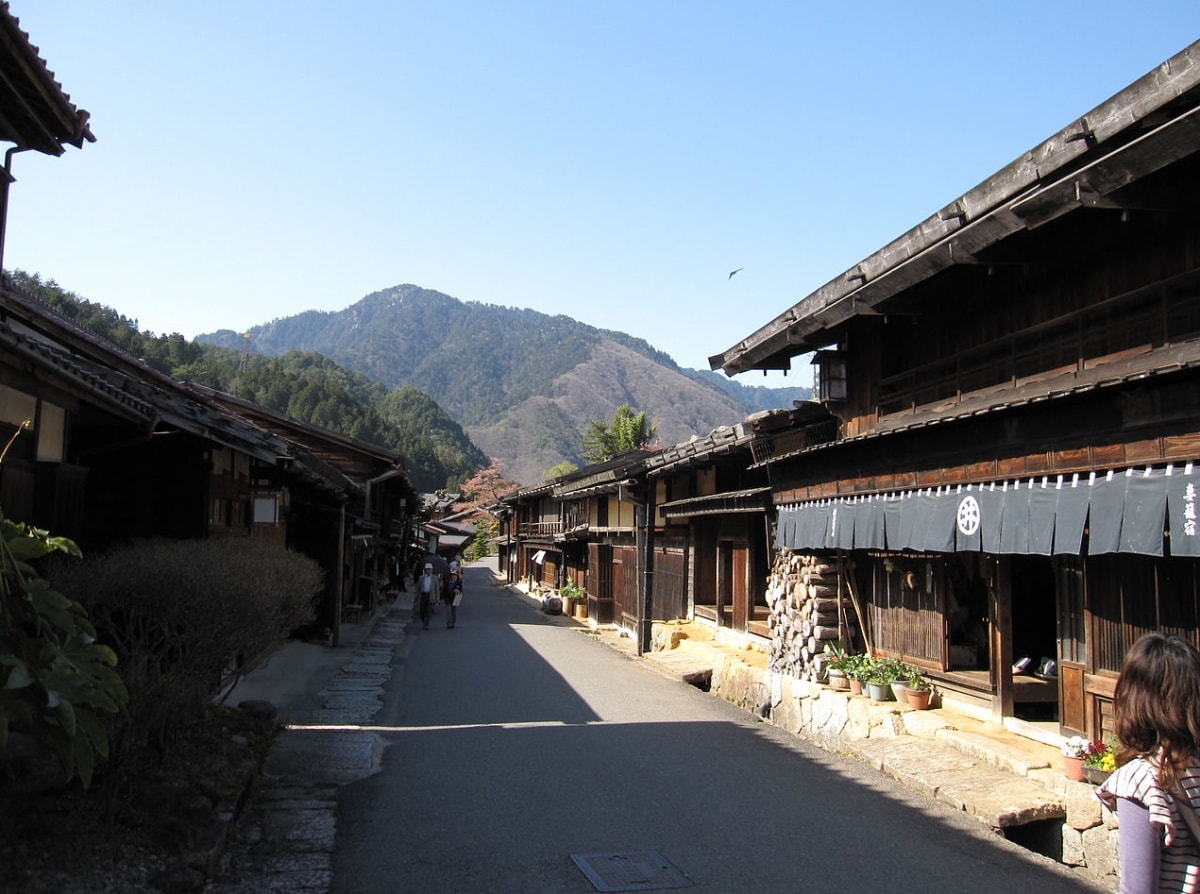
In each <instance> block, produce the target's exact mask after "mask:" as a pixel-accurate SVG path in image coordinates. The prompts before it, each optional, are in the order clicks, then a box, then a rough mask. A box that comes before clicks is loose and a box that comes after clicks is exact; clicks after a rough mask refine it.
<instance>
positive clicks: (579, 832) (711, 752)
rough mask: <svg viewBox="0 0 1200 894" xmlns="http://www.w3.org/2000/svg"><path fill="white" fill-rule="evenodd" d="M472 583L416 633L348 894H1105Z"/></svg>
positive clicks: (366, 801) (348, 873)
mask: <svg viewBox="0 0 1200 894" xmlns="http://www.w3.org/2000/svg"><path fill="white" fill-rule="evenodd" d="M465 584H466V588H465V595H464V599H463V605H462V607H461V609H460V613H459V618H458V623H457V625H456V627H455V628H454V629H452V630H448V629H446V627H445V616H444V614H443V613H439V614H437V615H435V616H434V619H433V623H432V624H431V625H430V628H429V629H428V630H422V629H421V626H420V624H419V623H410V624H408V626H407V629H406V630H405V634H404V636H403V639H402V641H401V642H400V643H399V645H398V647H397V648H396V649H395V651H394V653H393V657H392V661H393V663H394V666H393V668H392V674H391V676H390V678H389V679H388V681H387V683H386V685H385V687H384V698H383V706H382V708H381V709H380V710H378V711H377V712H376V713H375V714H374V717H373V719H372V721H371V724H370V727H369V729H370V731H371V732H372V733H373V734H374V735H375V736H376V737H377V743H376V744H377V747H376V749H375V751H376V752H377V753H378V754H380V755H381V758H380V759H379V762H378V772H376V773H374V774H373V775H370V776H367V777H366V778H360V779H358V780H357V781H354V782H350V783H348V784H345V785H343V786H341V788H340V791H339V792H338V796H337V807H336V844H335V847H334V854H333V864H332V868H333V872H332V886H331V888H330V890H331V891H333V892H336V894H363V892H376V891H379V892H384V891H387V892H427V894H430V892H456V894H463V892H508V891H512V892H518V891H519V892H546V894H550V892H580V894H584V892H592V891H597V890H668V889H678V888H680V887H681V886H685V885H686V886H692V887H694V888H696V889H699V890H704V891H712V892H731V894H732V892H736V894H751V892H758V891H763V892H767V891H769V892H772V894H777V892H807V891H830V890H833V891H839V892H844V894H853V892H868V891H870V892H875V891H882V890H899V891H913V892H918V891H920V892H948V894H949V892H954V894H959V892H962V891H966V890H981V891H988V892H1021V894H1038V892H1051V891H1053V892H1057V894H1061V892H1071V891H1078V892H1085V891H1095V890H1097V889H1096V888H1095V887H1093V886H1091V885H1089V884H1088V883H1086V882H1085V881H1083V880H1082V879H1078V878H1077V877H1075V876H1073V875H1072V874H1071V873H1070V871H1069V870H1067V869H1065V868H1063V867H1062V866H1060V865H1058V864H1056V863H1053V862H1052V861H1049V860H1047V859H1044V858H1042V857H1039V856H1037V855H1035V854H1032V853H1030V852H1028V851H1025V850H1023V849H1021V848H1019V847H1017V846H1015V845H1013V844H1010V843H1009V842H1006V841H1004V840H1003V839H1000V838H998V837H996V836H995V835H993V834H992V833H990V832H988V831H987V829H985V828H984V827H982V826H981V825H980V824H979V823H978V822H977V821H975V820H973V819H971V818H969V817H966V816H963V815H960V814H956V813H954V812H952V811H950V810H948V808H947V807H946V806H945V805H943V804H938V803H935V802H933V801H932V800H925V799H924V798H923V797H922V796H921V795H920V794H915V793H913V792H912V791H910V790H905V789H903V788H901V787H900V786H899V785H898V784H895V783H893V782H892V781H891V780H889V779H886V778H884V777H882V776H880V775H879V774H878V773H876V772H874V771H873V770H871V769H870V768H868V767H866V766H864V765H862V764H861V763H858V762H856V761H854V760H852V759H849V758H841V757H840V756H838V755H831V754H829V753H826V752H823V751H820V750H818V749H816V748H815V747H812V746H810V745H808V744H807V743H805V742H804V741H803V740H801V739H798V738H796V737H794V736H791V735H789V734H788V733H786V732H784V731H782V730H779V729H776V728H774V727H772V726H769V725H766V724H761V723H757V722H756V721H755V720H754V718H753V717H751V716H749V715H747V714H746V713H745V712H742V711H740V710H738V709H737V708H735V707H734V706H732V705H729V704H727V703H726V702H724V701H722V700H720V699H717V698H714V697H712V696H709V695H707V694H705V693H702V692H700V691H699V690H697V689H694V688H692V687H690V686H688V685H686V684H684V683H681V682H679V681H678V680H672V679H668V678H666V677H664V676H662V675H660V674H658V673H656V672H654V671H652V670H650V669H649V668H648V667H647V666H646V663H645V662H640V661H637V660H634V659H630V658H629V657H627V656H626V655H624V654H622V653H620V652H618V651H615V650H613V649H611V648H609V647H608V646H605V645H603V644H601V643H599V642H597V641H595V639H594V638H593V637H592V636H590V635H589V634H588V633H587V632H586V631H585V630H584V629H583V628H581V627H580V626H579V625H577V624H573V623H571V622H570V621H568V620H566V619H564V618H556V617H548V616H545V615H543V614H541V613H540V612H538V611H537V610H536V609H535V608H533V607H532V606H531V605H530V603H529V601H528V600H527V599H525V598H524V597H521V596H518V595H516V594H513V593H512V592H510V591H508V590H507V589H505V588H503V587H500V586H497V585H495V584H494V583H493V581H492V576H491V571H490V567H489V566H487V565H473V566H468V568H467V569H466V574H465ZM442 611H443V612H444V609H443V610H442Z"/></svg>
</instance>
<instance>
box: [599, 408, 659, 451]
mask: <svg viewBox="0 0 1200 894" xmlns="http://www.w3.org/2000/svg"><path fill="white" fill-rule="evenodd" d="M657 430H658V426H657V425H651V424H650V423H649V422H647V420H646V414H645V412H642V413H635V412H634V411H633V408H632V407H630V406H629V404H621V406H619V407H617V413H616V415H615V416H614V417H613V421H612V422H611V423H604V422H591V423H589V424H588V430H587V432H586V433H585V434H584V436H583V456H584V459H587V460H589V461H590V462H594V463H598V462H604V461H605V460H607V459H612V458H613V457H614V456H618V455H620V454H622V453H627V452H629V451H630V450H639V449H641V448H643V447H646V446H648V445H649V444H650V442H651V441H652V440H654V435H655V432H657Z"/></svg>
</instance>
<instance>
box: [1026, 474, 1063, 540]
mask: <svg viewBox="0 0 1200 894" xmlns="http://www.w3.org/2000/svg"><path fill="white" fill-rule="evenodd" d="M1057 506H1058V493H1057V491H1056V490H1055V487H1054V482H1053V481H1046V480H1044V479H1043V480H1041V481H1035V482H1034V483H1033V490H1031V491H1030V492H1029V552H1030V553H1031V554H1032V555H1036V556H1048V555H1050V554H1051V553H1052V552H1053V551H1054V514H1055V511H1056V509H1057Z"/></svg>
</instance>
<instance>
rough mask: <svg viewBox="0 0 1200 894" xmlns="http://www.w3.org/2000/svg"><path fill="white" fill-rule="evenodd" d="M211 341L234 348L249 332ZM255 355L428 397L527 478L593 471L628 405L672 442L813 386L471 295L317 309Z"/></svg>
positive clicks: (267, 332)
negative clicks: (599, 439) (598, 426)
mask: <svg viewBox="0 0 1200 894" xmlns="http://www.w3.org/2000/svg"><path fill="white" fill-rule="evenodd" d="M199 340H201V341H204V342H206V343H209V344H214V345H218V346H222V347H224V348H226V349H229V350H236V349H237V348H238V347H239V346H240V345H242V344H243V335H242V334H241V333H237V332H233V331H232V330H222V331H218V332H214V333H212V334H208V335H202V336H200V337H199ZM250 344H251V348H252V350H253V351H255V352H259V353H263V354H282V353H285V352H288V351H315V352H319V353H320V354H322V355H325V356H327V357H330V358H332V359H333V360H335V361H336V362H337V363H338V364H340V365H342V366H344V367H345V368H347V369H351V370H355V371H358V372H360V373H363V374H364V375H366V376H367V377H369V378H370V379H372V380H374V381H378V382H381V383H383V384H384V385H385V386H387V387H388V388H399V387H417V388H420V389H421V390H422V391H425V392H427V393H428V394H430V395H431V396H432V397H433V399H434V400H436V401H437V403H438V404H439V405H440V406H441V407H443V408H444V409H445V410H446V412H447V413H449V414H450V415H451V416H452V417H453V418H454V419H456V420H458V421H459V422H460V423H461V424H462V426H463V428H464V429H465V431H466V433H467V434H468V435H469V436H470V438H471V440H472V441H473V442H474V443H475V444H478V445H479V447H480V448H481V449H482V450H483V452H484V453H486V454H487V455H488V456H490V457H495V458H497V459H499V460H501V462H502V464H503V466H504V470H505V475H506V477H508V478H509V479H511V480H513V481H519V482H521V483H522V484H533V483H536V482H537V481H540V480H541V479H542V477H543V474H544V472H545V470H547V469H549V468H551V467H553V466H556V465H559V464H560V463H563V462H570V463H573V464H575V465H579V466H582V465H584V464H585V462H586V461H585V460H584V459H583V457H582V455H581V450H582V442H583V435H584V432H585V431H586V430H587V427H588V425H589V423H591V422H593V421H596V420H601V421H607V420H611V419H612V417H613V414H614V412H615V411H616V408H617V407H619V406H620V405H621V404H628V405H629V406H631V407H633V408H634V409H636V410H637V411H639V412H645V413H646V415H647V417H648V418H649V420H650V422H651V423H653V424H654V425H656V426H657V429H658V435H659V440H660V441H661V442H662V443H663V444H674V443H679V442H682V441H686V440H687V439H688V438H690V437H692V436H704V435H707V434H708V433H709V432H711V431H712V430H713V429H714V428H717V427H718V426H723V425H732V424H735V423H738V422H740V421H742V420H743V419H744V418H745V417H746V416H747V415H748V414H749V413H751V412H754V411H756V410H760V409H767V408H770V407H779V406H785V407H787V406H791V402H792V401H793V400H797V399H805V398H807V397H808V396H809V392H808V389H805V388H799V387H797V388H794V389H793V388H789V389H764V388H754V387H747V386H744V385H741V384H740V383H737V382H733V381H730V380H728V379H726V378H725V377H724V376H720V375H718V374H715V373H710V372H707V371H699V370H684V369H681V368H680V367H679V366H678V365H677V364H676V363H675V362H674V361H673V360H671V358H670V357H669V356H667V355H666V354H664V353H663V352H662V351H659V350H657V349H655V348H653V347H652V346H651V345H650V344H648V343H647V342H646V341H644V340H643V339H640V338H635V337H633V336H630V335H627V334H625V333H621V332H615V331H611V330H605V329H598V328H596V327H593V326H588V325H586V324H584V323H580V322H578V321H576V320H573V319H571V318H570V317H566V316H562V315H557V316H551V315H548V314H543V313H539V312H537V311H533V310H527V309H524V310H522V309H516V308H509V307H500V306H497V305H492V304H482V303H479V302H471V301H460V300H458V299H456V298H452V297H450V296H448V295H444V294H442V293H441V292H436V291H432V290H429V289H423V288H420V287H418V286H414V285H401V286H396V287H394V288H391V289H385V290H383V291H379V292H375V293H372V294H370V295H367V296H366V297H365V298H363V299H361V300H360V301H358V302H357V303H355V304H354V305H352V306H350V307H348V308H346V309H345V310H342V311H320V312H319V311H307V312H305V313H300V314H297V315H295V316H292V317H287V318H283V319H277V320H272V321H271V322H269V323H264V324H263V325H261V326H256V327H253V328H251V329H250Z"/></svg>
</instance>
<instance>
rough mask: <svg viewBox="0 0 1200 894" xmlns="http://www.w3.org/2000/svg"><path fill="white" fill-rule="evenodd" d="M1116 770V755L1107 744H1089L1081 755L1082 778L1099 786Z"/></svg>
mask: <svg viewBox="0 0 1200 894" xmlns="http://www.w3.org/2000/svg"><path fill="white" fill-rule="evenodd" d="M1115 769H1117V755H1116V753H1115V752H1114V751H1113V747H1112V746H1111V745H1109V744H1108V743H1107V742H1089V743H1088V745H1087V749H1086V750H1085V751H1084V754H1083V778H1084V779H1086V780H1087V781H1088V782H1090V783H1092V784H1093V785H1099V784H1100V783H1102V782H1103V781H1104V780H1105V779H1107V778H1108V777H1109V775H1110V774H1111V773H1112V772H1113V770H1115Z"/></svg>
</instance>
